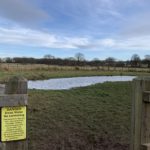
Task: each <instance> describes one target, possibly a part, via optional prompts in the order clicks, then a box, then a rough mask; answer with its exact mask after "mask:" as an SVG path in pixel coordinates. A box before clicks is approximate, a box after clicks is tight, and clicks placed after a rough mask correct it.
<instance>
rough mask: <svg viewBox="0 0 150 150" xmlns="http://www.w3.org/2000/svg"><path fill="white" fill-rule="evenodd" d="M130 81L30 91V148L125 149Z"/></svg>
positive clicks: (33, 149) (47, 149) (127, 132)
mask: <svg viewBox="0 0 150 150" xmlns="http://www.w3.org/2000/svg"><path fill="white" fill-rule="evenodd" d="M131 91H132V90H131V82H115V83H109V82H108V83H103V84H97V85H93V86H89V87H84V88H77V89H71V90H62V91H42V90H30V91H29V111H28V124H29V150H50V149H51V150H128V149H129V140H130V139H129V138H130V120H131V119H130V116H131Z"/></svg>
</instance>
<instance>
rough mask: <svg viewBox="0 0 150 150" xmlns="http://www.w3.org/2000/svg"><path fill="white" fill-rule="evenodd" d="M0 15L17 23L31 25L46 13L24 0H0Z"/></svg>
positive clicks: (40, 19)
mask: <svg viewBox="0 0 150 150" xmlns="http://www.w3.org/2000/svg"><path fill="white" fill-rule="evenodd" d="M0 16H1V17H3V18H6V19H8V20H11V21H14V22H16V23H18V24H22V25H28V26H33V25H35V24H36V23H38V22H40V21H44V19H46V18H47V17H48V15H47V14H46V13H45V12H44V11H43V10H41V9H39V8H37V7H35V6H34V5H33V4H32V3H31V2H30V3H29V2H27V1H25V0H0Z"/></svg>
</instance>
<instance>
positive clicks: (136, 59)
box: [131, 54, 141, 67]
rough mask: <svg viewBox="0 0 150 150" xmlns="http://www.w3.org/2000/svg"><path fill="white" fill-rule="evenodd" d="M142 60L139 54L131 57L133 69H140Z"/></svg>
mask: <svg viewBox="0 0 150 150" xmlns="http://www.w3.org/2000/svg"><path fill="white" fill-rule="evenodd" d="M140 63H141V59H140V56H139V55H138V54H133V55H132V57H131V66H132V67H140Z"/></svg>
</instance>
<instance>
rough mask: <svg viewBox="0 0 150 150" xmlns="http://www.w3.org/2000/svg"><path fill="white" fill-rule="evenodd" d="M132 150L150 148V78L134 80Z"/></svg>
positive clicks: (147, 149) (146, 149)
mask: <svg viewBox="0 0 150 150" xmlns="http://www.w3.org/2000/svg"><path fill="white" fill-rule="evenodd" d="M131 130H132V134H131V147H130V148H131V150H150V78H146V77H145V78H137V79H134V80H133V101H132V128H131Z"/></svg>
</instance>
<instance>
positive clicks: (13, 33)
mask: <svg viewBox="0 0 150 150" xmlns="http://www.w3.org/2000/svg"><path fill="white" fill-rule="evenodd" d="M0 39H1V40H0V43H3V44H7V45H11V44H12V45H22V46H31V47H45V48H59V49H85V50H86V49H88V50H101V49H106V50H107V49H116V50H121V49H127V50H129V49H130V50H136V49H137V50H143V49H144V50H149V49H150V42H149V41H150V36H141V37H134V38H133V37H132V38H101V39H94V38H92V37H91V38H90V37H67V36H58V35H55V34H50V33H46V32H42V31H37V30H31V29H26V28H18V27H17V28H2V27H0Z"/></svg>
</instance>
